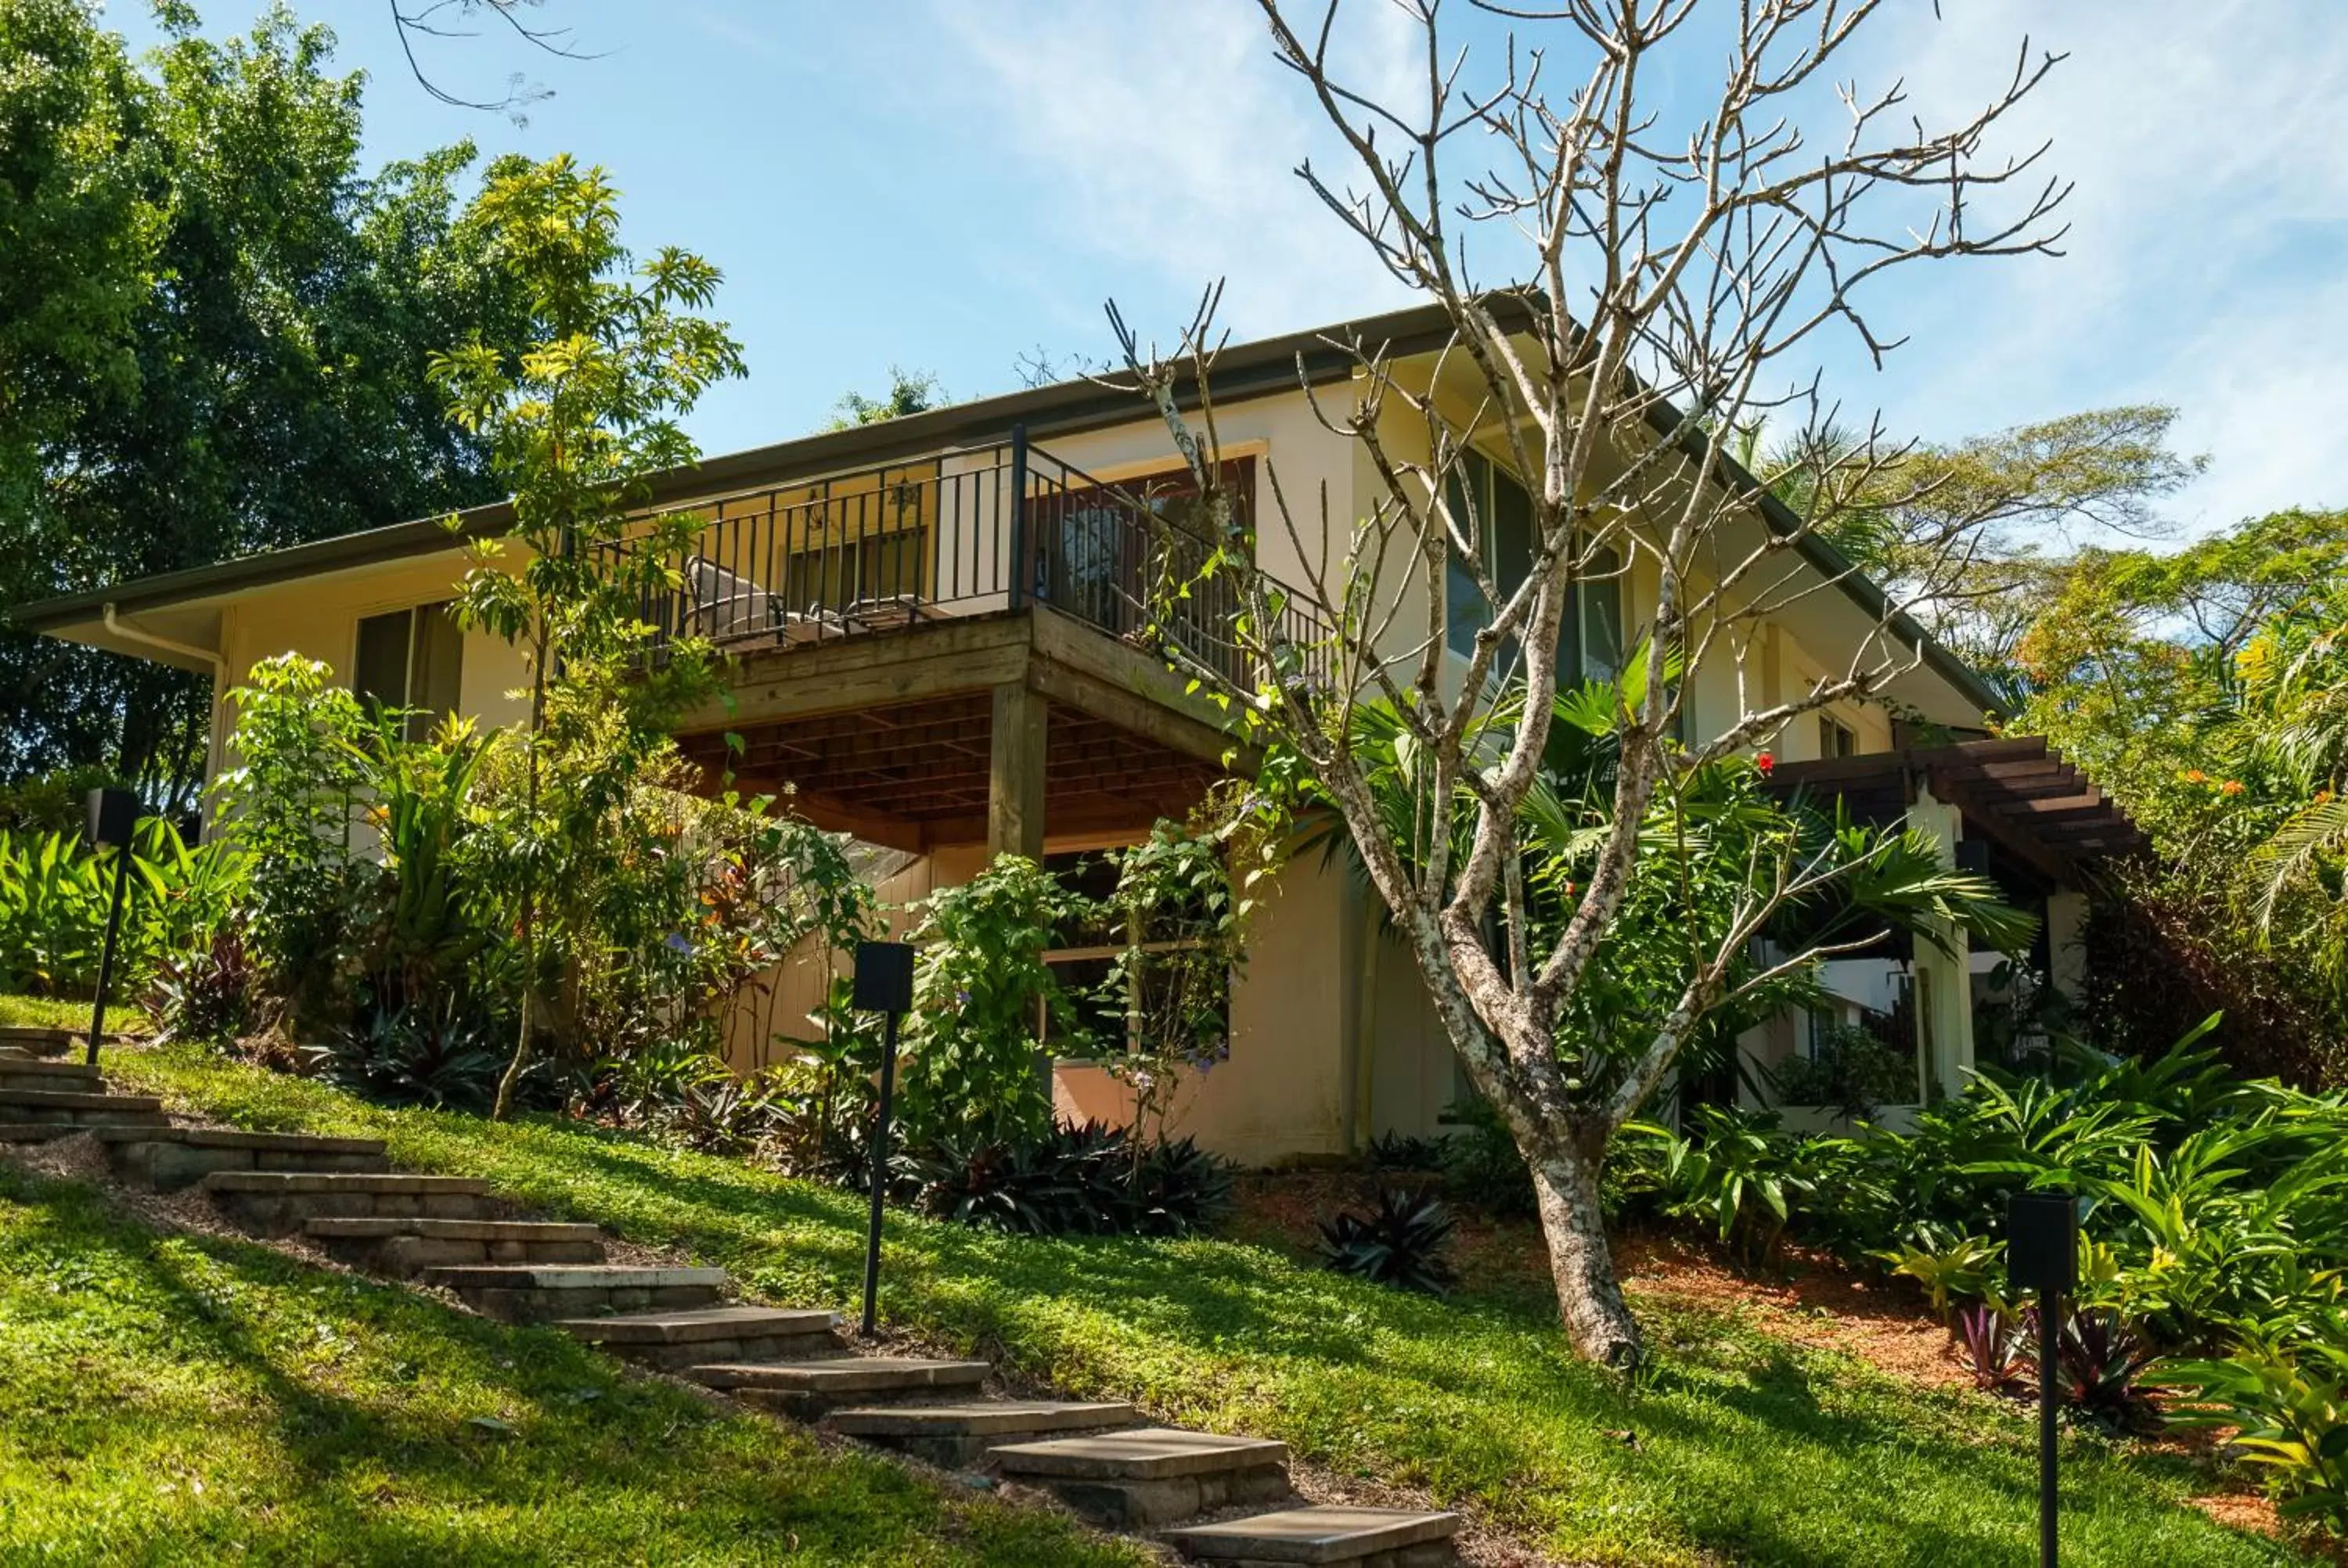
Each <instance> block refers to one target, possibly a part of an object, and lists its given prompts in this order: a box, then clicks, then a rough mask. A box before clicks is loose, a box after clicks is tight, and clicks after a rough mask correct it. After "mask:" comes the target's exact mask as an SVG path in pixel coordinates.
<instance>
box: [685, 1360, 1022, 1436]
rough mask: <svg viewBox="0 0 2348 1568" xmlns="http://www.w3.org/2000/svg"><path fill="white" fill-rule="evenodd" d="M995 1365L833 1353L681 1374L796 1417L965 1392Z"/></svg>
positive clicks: (702, 1368)
mask: <svg viewBox="0 0 2348 1568" xmlns="http://www.w3.org/2000/svg"><path fill="white" fill-rule="evenodd" d="M993 1370H994V1368H993V1367H992V1366H991V1365H990V1364H988V1363H987V1362H984V1361H944V1360H936V1359H932V1358H929V1357H926V1356H833V1357H829V1358H819V1359H816V1360H811V1361H763V1362H739V1361H734V1362H717V1363H714V1364H712V1363H704V1364H702V1365H700V1366H696V1367H694V1368H690V1369H689V1370H688V1371H687V1372H686V1373H685V1376H686V1377H688V1378H692V1379H693V1380H694V1381H695V1382H697V1383H702V1384H705V1385H707V1386H708V1387H710V1388H712V1389H725V1390H726V1392H728V1393H731V1394H734V1395H736V1396H738V1397H740V1398H742V1399H747V1400H749V1401H750V1402H751V1403H753V1404H758V1405H765V1406H767V1408H769V1409H777V1410H780V1411H782V1412H783V1413H784V1414H785V1415H788V1416H791V1417H794V1418H796V1419H799V1420H812V1419H815V1418H817V1417H819V1416H821V1415H823V1414H824V1413H825V1412H827V1411H829V1410H833V1409H838V1408H839V1407H840V1406H841V1405H845V1404H850V1403H853V1402H858V1401H870V1400H873V1399H919V1398H921V1397H922V1396H924V1395H930V1394H935V1393H938V1392H940V1391H942V1390H945V1389H955V1390H961V1391H964V1392H966V1391H968V1390H970V1389H975V1388H977V1387H978V1386H979V1385H980V1384H981V1383H983V1382H985V1381H986V1375H987V1374H988V1373H989V1372H991V1371H993Z"/></svg>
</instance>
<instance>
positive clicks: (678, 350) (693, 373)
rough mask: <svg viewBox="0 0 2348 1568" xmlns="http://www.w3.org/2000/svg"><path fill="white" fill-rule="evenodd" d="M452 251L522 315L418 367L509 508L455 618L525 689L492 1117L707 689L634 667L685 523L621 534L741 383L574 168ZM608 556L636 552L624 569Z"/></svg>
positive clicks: (692, 662) (506, 165)
mask: <svg viewBox="0 0 2348 1568" xmlns="http://www.w3.org/2000/svg"><path fill="white" fill-rule="evenodd" d="M460 229H461V230H462V231H464V232H465V233H466V234H468V235H469V236H471V237H473V238H474V239H475V240H476V241H478V243H479V246H480V251H481V254H482V255H483V256H484V257H485V258H486V259H487V263H488V265H489V266H490V267H492V268H495V269H497V270H499V271H500V272H503V273H504V274H505V275H506V276H507V277H509V278H510V279H511V280H512V281H513V282H515V283H516V284H517V285H519V286H520V288H521V289H522V290H523V291H524V292H525V293H526V296H527V298H528V300H529V302H530V332H529V338H528V346H527V347H526V348H524V349H522V350H520V352H518V353H517V352H515V351H513V350H511V349H509V348H507V347H504V346H502V345H500V344H499V343H495V342H492V341H489V340H488V339H486V338H483V337H480V336H479V335H477V336H475V337H474V338H473V339H472V340H471V341H469V342H468V343H465V344H464V345H463V346H461V347H459V348H458V349H455V350H453V351H452V352H450V353H448V354H442V355H438V356H437V357H436V358H435V359H434V361H433V365H432V374H433V376H434V378H435V379H436V380H437V381H438V383H439V384H440V385H441V387H442V388H443V389H444V390H445V392H446V393H447V395H448V403H449V406H450V408H451V410H452V411H453V413H454V415H455V417H456V419H457V422H458V425H459V426H460V427H461V428H463V429H464V430H466V431H467V432H469V434H471V435H472V436H475V437H477V438H478V439H479V440H480V441H481V442H482V443H483V445H484V446H485V448H486V449H487V451H488V453H489V458H490V462H491V466H492V468H493V470H494V472H495V473H496V474H497V475H498V476H499V477H500V478H501V479H503V480H504V481H505V483H506V485H507V486H508V487H510V489H511V491H512V494H513V511H514V523H513V528H512V530H511V532H510V534H509V535H508V536H507V537H506V538H503V539H484V540H480V541H479V542H478V545H477V548H476V550H475V557H476V559H475V563H474V565H473V567H472V569H470V570H469V572H468V573H467V574H466V577H465V582H464V587H463V589H462V590H461V592H460V593H459V595H458V600H457V604H458V614H459V615H460V617H461V618H462V619H464V620H466V621H468V622H469V623H470V624H472V625H475V626H479V627H485V628H487V629H488V630H491V631H494V632H496V633H497V634H498V635H499V636H501V637H504V638H506V639H508V640H509V641H512V642H514V643H515V644H516V645H517V646H518V647H520V650H521V651H522V653H523V656H524V658H525V660H526V661H527V664H528V668H529V670H530V719H529V723H528V727H527V728H526V729H525V730H524V731H523V732H522V733H521V735H520V738H519V739H520V745H521V747H522V748H523V755H522V761H521V764H520V766H521V769H522V774H523V784H522V789H521V791H520V797H519V799H518V800H517V801H516V802H514V803H513V804H512V805H511V806H510V807H509V808H507V809H506V810H505V812H504V813H503V816H504V820H502V821H501V822H500V824H499V834H498V836H499V840H500V842H501V844H502V845H503V846H504V848H503V853H502V855H501V856H499V858H500V860H501V862H502V865H501V866H500V867H499V871H500V875H501V876H502V877H503V878H504V879H505V881H506V882H507V883H508V885H509V886H510V887H511V889H512V890H513V892H514V894H515V897H516V898H517V902H518V907H519V912H520V913H519V920H518V927H517V929H518V935H519V937H520V946H521V949H522V962H523V981H522V988H521V1009H520V1010H521V1019H520V1029H519V1030H518V1031H517V1035H516V1040H515V1045H514V1053H513V1059H512V1061H511V1063H510V1066H509V1067H508V1069H507V1071H506V1074H505V1077H504V1079H503V1081H501V1082H500V1083H499V1088H498V1100H497V1108H496V1113H497V1114H498V1115H499V1116H500V1117H503V1116H504V1115H506V1114H507V1113H508V1112H510V1109H511V1107H512V1102H513V1092H514V1089H515V1087H516V1085H517V1084H518V1083H519V1082H520V1076H521V1074H522V1072H523V1071H524V1070H525V1069H526V1068H527V1067H528V1065H529V1062H530V1057H531V1053H532V1050H533V1044H534V1040H535V1038H536V1035H537V1032H538V1030H540V1028H541V1013H542V1012H543V1010H544V1005H543V1004H544V1002H545V999H546V998H547V996H548V995H549V994H550V991H551V989H552V987H553V985H554V983H555V977H556V976H557V975H559V973H560V972H561V967H562V966H563V964H564V963H565V962H566V961H567V960H568V959H569V958H572V956H573V955H572V952H571V951H570V948H571V946H572V943H573V941H574V939H576V938H580V937H581V936H582V935H583V934H584V932H585V931H586V930H587V929H588V928H589V927H590V925H591V921H590V919H589V911H587V910H585V909H583V908H581V907H575V905H574V902H573V900H574V899H575V898H577V897H581V896H582V895H583V893H584V891H585V890H586V889H587V888H589V887H590V886H592V879H591V878H586V877H582V876H577V875H575V874H574V873H575V872H576V871H577V870H578V869H579V868H580V866H581V865H582V863H583V862H584V861H585V860H587V859H588V858H590V857H592V856H593V855H594V854H595V853H596V852H597V845H599V843H600V842H601V840H602V827H603V825H604V824H605V823H606V821H607V819H608V818H610V817H611V815H613V813H614V812H617V811H620V810H622V809H623V808H624V807H625V805H626V804H627V797H628V794H629V791H630V788H631V786H632V785H633V784H634V783H635V782H636V781H637V780H638V779H639V777H641V776H644V775H645V774H649V773H651V772H653V771H654V770H655V768H656V767H657V766H658V765H659V764H662V763H664V761H665V760H666V759H667V758H669V757H670V756H671V755H672V754H673V748H674V743H673V742H672V741H671V739H670V737H669V720H670V719H671V718H672V717H673V716H674V714H675V712H676V711H677V710H678V709H679V708H680V707H681V706H682V705H684V704H685V703H687V702H691V701H693V700H694V699H695V697H697V696H699V695H702V694H704V693H705V692H708V691H710V690H712V689H713V688H714V686H715V683H716V671H715V666H714V663H713V657H714V656H713V655H712V653H711V651H710V650H709V648H708V646H707V644H706V643H705V642H702V641H697V640H693V639H685V640H682V641H675V642H672V643H670V644H669V645H668V646H667V647H666V648H665V649H664V651H663V655H662V657H661V658H660V659H659V660H657V661H654V660H651V659H648V658H647V657H646V655H647V653H648V651H649V648H650V640H651V638H652V635H653V630H654V629H653V628H652V627H651V626H649V625H647V624H646V623H645V622H644V620H643V618H642V617H641V615H640V614H639V613H638V610H637V607H638V606H639V605H640V604H641V603H642V602H643V599H644V594H645V593H646V592H647V591H649V590H654V589H674V588H675V586H676V584H675V581H674V575H673V574H674V569H673V568H672V567H669V566H668V565H667V564H666V563H667V562H668V561H669V560H671V559H675V557H676V556H678V555H680V554H681V553H682V549H681V548H679V547H681V546H682V545H683V543H684V541H685V539H686V538H689V537H690V536H691V534H692V532H693V530H694V528H695V527H696V526H697V523H698V519H697V518H689V517H684V516H679V515H676V514H669V515H667V516H665V517H662V518H654V519H651V520H644V519H642V518H638V517H637V516H636V515H635V514H636V512H637V511H638V509H639V508H641V507H643V506H644V501H645V498H646V492H645V487H644V482H645V480H646V479H647V478H648V477H650V476H652V475H654V474H655V473H658V472H660V471H662V470H664V469H669V468H675V467H680V466H684V465H685V464H688V463H690V462H692V461H693V459H694V457H695V456H696V451H695V446H694V445H693V442H692V441H691V440H690V439H689V438H688V437H687V436H685V429H684V426H683V425H681V424H680V423H679V420H680V418H681V416H682V415H685V413H687V412H688V411H690V410H691V409H692V407H693V405H695V402H697V401H698V400H699V398H700V396H701V395H702V393H703V392H704V391H705V390H706V389H707V388H708V386H709V385H710V384H712V383H713V382H716V381H717V380H720V379H722V378H725V377H728V376H734V375H738V374H741V373H742V368H743V366H742V354H741V349H740V347H739V345H738V344H736V343H735V341H734V339H733V338H732V337H731V336H729V335H728V334H727V333H726V328H725V326H724V325H723V323H717V322H712V321H708V320H706V319H705V318H703V317H702V316H701V315H699V314H698V312H700V311H702V310H704V309H705V308H707V306H708V305H709V303H710V302H711V301H712V300H713V299H714V298H715V297H716V292H717V284H718V276H719V275H718V272H717V269H716V268H715V267H713V266H711V265H710V264H709V263H708V262H707V261H704V260H702V259H701V258H700V257H698V256H695V255H693V254H692V253H690V252H688V251H680V250H676V249H675V248H668V249H664V250H662V251H658V252H656V253H655V254H654V256H653V257H652V258H651V259H649V260H648V261H644V263H643V264H642V265H638V264H636V263H635V261H634V260H633V258H632V257H631V256H630V254H629V252H628V251H627V250H626V249H625V248H624V247H623V245H622V244H621V242H620V215H619V201H618V193H617V192H616V191H615V190H613V188H612V185H611V182H610V181H609V179H606V178H605V176H604V174H603V171H602V169H581V168H580V167H579V166H578V165H577V164H576V163H575V162H574V161H573V160H572V159H571V158H570V156H569V155H567V154H565V155H562V156H559V157H556V158H554V159H549V160H548V161H546V162H544V163H538V164H533V163H530V162H528V161H527V160H525V159H519V158H510V159H499V161H498V162H497V163H496V164H494V165H492V166H491V168H490V169H489V181H488V185H487V187H486V188H485V189H484V190H482V192H481V194H480V196H479V199H478V200H475V201H474V203H473V205H472V207H471V209H470V210H469V211H468V212H467V213H466V215H465V218H464V220H463V222H462V224H461V225H460ZM623 538H625V539H626V540H627V542H628V543H629V544H630V545H631V546H632V547H634V548H626V549H623V548H618V547H619V546H620V544H621V542H622V540H623Z"/></svg>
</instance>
